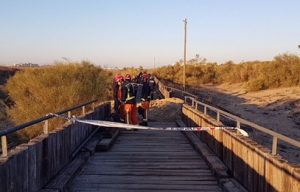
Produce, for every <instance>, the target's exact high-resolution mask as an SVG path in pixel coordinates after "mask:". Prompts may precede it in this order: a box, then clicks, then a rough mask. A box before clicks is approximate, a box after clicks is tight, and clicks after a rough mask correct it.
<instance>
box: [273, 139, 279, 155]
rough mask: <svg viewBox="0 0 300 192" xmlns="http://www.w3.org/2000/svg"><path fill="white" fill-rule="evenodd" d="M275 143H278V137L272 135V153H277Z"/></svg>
mask: <svg viewBox="0 0 300 192" xmlns="http://www.w3.org/2000/svg"><path fill="white" fill-rule="evenodd" d="M277 143H278V138H277V137H275V136H273V142H272V155H276V154H277Z"/></svg>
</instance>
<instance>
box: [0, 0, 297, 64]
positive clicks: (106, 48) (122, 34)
mask: <svg viewBox="0 0 300 192" xmlns="http://www.w3.org/2000/svg"><path fill="white" fill-rule="evenodd" d="M185 17H186V18H187V19H188V57H189V58H191V57H193V56H194V55H195V54H199V55H200V56H201V57H205V58H207V59H208V60H209V61H216V62H225V61H227V60H233V61H236V62H239V61H243V60H244V61H246V60H256V59H258V60H270V59H272V58H273V57H274V56H275V55H277V54H280V53H294V54H300V49H298V48H297V45H298V44H300V25H299V23H300V1H299V0H285V1H283V0H265V1H262V0H251V1H250V0H249V1H242V0H226V1H222V0H219V1H217V0H128V1H127V0H119V1H117V0H106V1H105V0H77V1H76V0H48V1H46V0H26V1H25V0H19V1H17V0H0V64H13V63H20V62H33V63H38V64H49V63H52V62H54V61H62V57H66V58H68V59H70V60H72V61H80V60H89V61H91V62H93V63H95V64H96V65H107V66H119V67H122V66H139V65H142V66H145V67H151V66H153V58H154V57H156V62H157V65H167V64H172V63H174V62H176V61H177V60H179V59H180V58H182V55H183V54H182V52H183V22H182V20H183V19H184V18H185Z"/></svg>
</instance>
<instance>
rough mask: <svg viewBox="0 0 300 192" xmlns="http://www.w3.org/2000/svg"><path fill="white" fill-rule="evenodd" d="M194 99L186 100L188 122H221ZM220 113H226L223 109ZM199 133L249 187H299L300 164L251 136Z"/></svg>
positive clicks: (253, 189) (256, 191)
mask: <svg viewBox="0 0 300 192" xmlns="http://www.w3.org/2000/svg"><path fill="white" fill-rule="evenodd" d="M193 103H194V104H193V105H189V104H184V105H183V108H182V113H183V121H184V122H185V124H186V125H187V126H222V123H221V122H218V121H217V119H214V118H212V117H210V116H208V115H207V114H204V112H202V111H199V110H198V109H197V108H196V106H197V105H199V104H200V105H203V104H202V103H199V102H197V101H195V100H194V102H193ZM206 107H208V106H206ZM219 113H220V115H226V114H225V113H223V112H222V111H219ZM197 136H198V137H199V138H200V139H201V140H202V141H203V142H204V143H206V144H207V145H208V146H209V148H210V149H211V150H212V151H213V152H214V153H215V154H216V155H217V156H218V157H219V158H220V159H221V160H222V162H223V163H224V164H225V165H226V167H227V168H228V173H229V174H230V175H232V177H234V178H235V179H236V180H237V181H238V182H239V183H240V184H242V185H243V186H244V187H245V188H246V189H247V190H248V191H250V192H259V191H262V192H269V191H282V192H285V191H289V192H298V191H300V169H299V166H298V165H295V164H290V163H288V161H286V160H284V159H282V158H281V157H280V156H278V155H272V154H271V153H270V150H268V149H267V148H266V147H264V146H262V145H260V144H258V143H256V142H255V141H253V140H251V139H250V138H248V137H244V136H242V135H241V134H238V132H235V131H233V130H214V131H208V132H198V133H197ZM283 139H284V138H283ZM208 158H209V157H208ZM224 179H226V178H224Z"/></svg>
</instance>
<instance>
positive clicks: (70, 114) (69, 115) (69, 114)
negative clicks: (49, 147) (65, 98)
mask: <svg viewBox="0 0 300 192" xmlns="http://www.w3.org/2000/svg"><path fill="white" fill-rule="evenodd" d="M71 117H72V113H71V111H68V118H71ZM69 122H70V123H71V122H72V121H70V120H69Z"/></svg>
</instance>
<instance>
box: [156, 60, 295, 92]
mask: <svg viewBox="0 0 300 192" xmlns="http://www.w3.org/2000/svg"><path fill="white" fill-rule="evenodd" d="M192 60H193V59H192ZM192 60H190V61H189V62H188V65H187V66H186V83H187V84H188V85H192V86H195V85H200V84H221V83H245V85H246V89H247V90H248V91H258V90H262V89H268V88H276V87H289V86H298V85H300V75H299V74H300V57H298V56H296V55H288V54H283V55H278V56H276V57H275V58H274V59H273V60H272V61H252V62H242V63H239V64H235V63H233V62H232V61H229V62H226V63H224V64H221V65H218V64H216V63H203V62H202V63H195V62H194V63H193V62H191V61H192ZM182 68H183V67H182V65H180V64H179V63H177V64H175V65H173V66H164V67H160V68H158V69H154V70H153V73H154V74H155V75H157V76H158V77H160V78H162V79H165V80H168V81H172V82H175V83H180V84H181V83H182V79H183V78H182Z"/></svg>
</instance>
